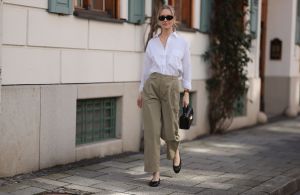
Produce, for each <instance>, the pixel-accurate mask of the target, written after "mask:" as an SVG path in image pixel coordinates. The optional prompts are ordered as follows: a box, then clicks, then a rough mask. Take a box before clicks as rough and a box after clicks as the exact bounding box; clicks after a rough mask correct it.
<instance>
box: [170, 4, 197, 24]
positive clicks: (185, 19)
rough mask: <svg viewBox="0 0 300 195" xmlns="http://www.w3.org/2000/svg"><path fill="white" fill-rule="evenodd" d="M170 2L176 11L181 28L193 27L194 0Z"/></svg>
mask: <svg viewBox="0 0 300 195" xmlns="http://www.w3.org/2000/svg"><path fill="white" fill-rule="evenodd" d="M168 4H169V5H171V6H173V7H174V9H175V11H176V13H175V15H176V20H177V22H179V28H192V13H193V11H192V0H168Z"/></svg>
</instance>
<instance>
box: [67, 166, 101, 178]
mask: <svg viewBox="0 0 300 195" xmlns="http://www.w3.org/2000/svg"><path fill="white" fill-rule="evenodd" d="M65 173H67V174H69V175H77V176H82V177H87V178H94V177H99V176H100V175H105V174H106V173H104V172H100V171H91V170H86V169H82V168H77V169H72V170H69V171H66V172H65Z"/></svg>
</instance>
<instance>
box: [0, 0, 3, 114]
mask: <svg viewBox="0 0 300 195" xmlns="http://www.w3.org/2000/svg"><path fill="white" fill-rule="evenodd" d="M2 15H3V2H2V0H0V29H2V28H3V27H2V26H3V24H2V23H3V20H2V19H3V17H2ZM2 36H3V35H2V30H0V114H1V110H2V109H1V86H2Z"/></svg>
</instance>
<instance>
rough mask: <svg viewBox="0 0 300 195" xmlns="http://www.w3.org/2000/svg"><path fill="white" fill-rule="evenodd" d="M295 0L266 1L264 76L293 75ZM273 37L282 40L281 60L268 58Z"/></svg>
mask: <svg viewBox="0 0 300 195" xmlns="http://www.w3.org/2000/svg"><path fill="white" fill-rule="evenodd" d="M296 2H297V1H296V0H290V1H281V0H272V1H268V13H267V14H268V15H267V18H268V20H267V21H268V22H267V35H266V44H267V45H266V76H284V77H288V76H292V75H295V68H296V67H295V66H296V64H295V63H294V62H293V61H292V59H294V57H293V56H294V55H295V54H294V51H295V49H294V47H295V27H296V26H295V24H296V22H295V19H296V8H297V6H296ZM274 38H279V39H280V40H281V41H282V58H281V60H270V42H271V40H273V39H274ZM298 74H299V72H298Z"/></svg>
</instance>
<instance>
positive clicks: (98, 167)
mask: <svg viewBox="0 0 300 195" xmlns="http://www.w3.org/2000/svg"><path fill="white" fill-rule="evenodd" d="M105 168H108V167H107V166H105V165H103V164H101V163H98V164H94V165H88V166H84V167H82V169H86V170H90V171H99V170H100V171H101V169H105Z"/></svg>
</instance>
